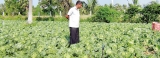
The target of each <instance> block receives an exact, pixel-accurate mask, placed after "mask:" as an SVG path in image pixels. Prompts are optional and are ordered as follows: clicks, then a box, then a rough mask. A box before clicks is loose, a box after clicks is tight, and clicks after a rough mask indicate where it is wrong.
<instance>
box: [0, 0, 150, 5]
mask: <svg viewBox="0 0 160 58" xmlns="http://www.w3.org/2000/svg"><path fill="white" fill-rule="evenodd" d="M32 1H33V6H37V4H38V0H32ZM72 1H73V3H76V1H77V0H72ZM81 1H85V2H87V0H81ZM97 1H98V4H99V5H105V4H111V3H112V1H111V0H97ZM128 1H129V3H132V0H128ZM128 1H127V0H114V3H113V4H116V3H119V4H121V5H123V4H126V5H128ZM151 1H153V0H139V4H140V5H142V6H143V5H146V4H148V3H149V2H151ZM3 3H4V0H0V4H3Z"/></svg>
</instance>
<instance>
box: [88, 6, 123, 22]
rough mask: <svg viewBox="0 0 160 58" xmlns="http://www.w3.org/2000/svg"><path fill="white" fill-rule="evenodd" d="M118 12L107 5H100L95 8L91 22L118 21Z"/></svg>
mask: <svg viewBox="0 0 160 58" xmlns="http://www.w3.org/2000/svg"><path fill="white" fill-rule="evenodd" d="M120 16H121V15H120V12H118V11H116V10H115V9H112V8H110V7H108V6H102V7H100V8H99V10H97V12H96V13H95V15H94V16H93V17H92V18H91V19H92V20H91V21H92V22H107V23H109V22H118V21H120Z"/></svg>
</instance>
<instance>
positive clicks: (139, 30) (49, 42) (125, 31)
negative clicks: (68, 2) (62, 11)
mask: <svg viewBox="0 0 160 58" xmlns="http://www.w3.org/2000/svg"><path fill="white" fill-rule="evenodd" d="M68 40H69V28H68V22H58V21H55V22H52V21H39V22H38V21H34V22H33V24H31V25H28V24H26V21H9V20H5V21H2V20H0V58H101V57H102V58H159V57H160V32H155V31H152V29H151V24H142V23H96V22H95V23H92V22H81V23H80V40H81V42H80V43H78V44H74V45H71V47H69V48H68Z"/></svg>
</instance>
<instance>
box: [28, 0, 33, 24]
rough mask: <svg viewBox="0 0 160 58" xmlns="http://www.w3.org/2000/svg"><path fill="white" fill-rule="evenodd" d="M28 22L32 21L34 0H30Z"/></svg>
mask: <svg viewBox="0 0 160 58" xmlns="http://www.w3.org/2000/svg"><path fill="white" fill-rule="evenodd" d="M28 23H29V24H31V23H32V0H29V12H28Z"/></svg>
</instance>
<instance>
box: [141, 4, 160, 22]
mask: <svg viewBox="0 0 160 58" xmlns="http://www.w3.org/2000/svg"><path fill="white" fill-rule="evenodd" d="M141 14H142V15H143V16H142V17H141V21H142V22H143V23H149V22H152V21H158V19H157V18H158V16H159V14H160V4H158V3H156V2H152V3H151V4H150V5H147V6H146V7H144V9H143V10H142V12H141Z"/></svg>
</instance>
